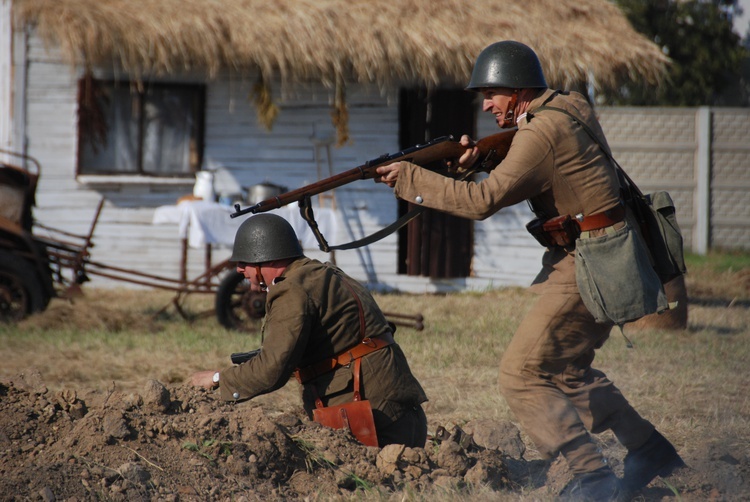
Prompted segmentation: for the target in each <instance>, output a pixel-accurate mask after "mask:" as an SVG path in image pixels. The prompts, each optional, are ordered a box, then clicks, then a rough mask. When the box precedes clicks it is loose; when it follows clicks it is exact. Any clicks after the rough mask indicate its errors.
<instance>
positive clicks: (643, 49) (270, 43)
mask: <svg viewBox="0 0 750 502" xmlns="http://www.w3.org/2000/svg"><path fill="white" fill-rule="evenodd" d="M14 9H15V11H16V15H17V19H18V20H19V21H20V22H24V23H29V24H32V25H35V26H36V28H37V31H38V33H39V35H41V37H42V38H43V39H45V40H46V41H48V42H50V43H55V44H59V45H60V46H61V47H62V50H63V54H64V55H65V57H67V58H68V59H69V60H70V61H71V62H73V63H80V64H84V65H102V64H103V65H112V64H113V63H116V64H118V65H120V66H121V67H122V68H124V69H126V70H128V71H130V72H132V73H134V74H141V73H144V72H156V73H172V72H178V71H181V70H196V69H197V70H201V71H206V72H208V73H209V74H210V75H214V74H215V73H216V72H217V70H219V69H220V68H222V67H230V68H234V69H245V68H260V69H261V70H262V71H263V73H264V74H266V75H271V74H272V73H274V72H276V73H277V74H280V75H281V77H282V79H283V80H284V81H285V82H289V83H294V82H296V81H300V80H310V79H312V80H318V81H323V82H327V83H330V84H332V83H334V82H335V81H336V78H337V76H339V75H343V76H348V77H349V78H353V79H354V80H356V81H360V82H363V81H366V82H375V83H377V84H380V85H381V86H387V85H391V84H425V85H427V86H433V85H437V84H443V83H444V84H457V85H464V84H465V83H466V82H467V81H468V75H469V73H470V71H471V67H472V63H473V61H474V59H475V58H476V56H477V54H478V53H479V52H480V51H481V50H482V49H483V48H484V47H486V46H487V45H489V44H490V43H492V42H496V41H498V40H506V39H513V40H518V41H521V42H524V43H526V44H528V45H530V46H531V47H533V48H534V49H536V50H537V52H538V53H539V56H540V58H541V60H542V63H543V66H544V69H545V71H546V74H547V78H548V80H550V81H552V82H555V83H556V84H558V85H561V86H562V85H564V84H566V83H571V82H578V81H587V80H588V79H589V74H591V76H593V77H594V79H595V81H596V83H597V84H598V85H599V86H614V85H617V84H618V83H620V82H622V81H623V79H645V80H647V81H649V82H656V81H657V80H658V78H659V76H660V74H661V72H662V70H663V67H664V65H665V62H666V61H667V59H666V58H665V56H664V55H663V54H662V53H661V51H660V50H659V49H658V47H657V46H656V45H654V44H653V43H651V42H649V41H648V40H647V39H645V38H644V37H642V36H640V35H639V34H637V33H636V32H635V31H634V30H633V29H632V27H631V26H630V24H629V23H628V22H627V20H626V19H625V17H624V16H623V14H622V13H621V12H620V11H619V9H618V8H617V7H616V6H615V5H613V4H612V3H610V2H609V1H607V0H576V1H575V2H563V1H560V0H525V1H518V0H472V1H470V2H464V1H459V0H54V1H50V0H15V1H14Z"/></svg>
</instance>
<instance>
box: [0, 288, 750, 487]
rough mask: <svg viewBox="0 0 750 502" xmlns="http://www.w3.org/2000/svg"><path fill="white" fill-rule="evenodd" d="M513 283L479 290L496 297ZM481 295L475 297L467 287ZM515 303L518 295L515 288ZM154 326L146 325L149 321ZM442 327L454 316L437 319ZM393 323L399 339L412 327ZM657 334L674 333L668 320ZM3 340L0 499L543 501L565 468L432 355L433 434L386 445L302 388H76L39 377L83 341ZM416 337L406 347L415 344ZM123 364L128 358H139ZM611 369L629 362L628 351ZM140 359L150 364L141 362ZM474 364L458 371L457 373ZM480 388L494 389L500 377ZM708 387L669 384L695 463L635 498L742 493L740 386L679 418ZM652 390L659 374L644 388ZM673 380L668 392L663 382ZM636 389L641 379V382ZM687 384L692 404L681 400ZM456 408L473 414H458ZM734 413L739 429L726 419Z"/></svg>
mask: <svg viewBox="0 0 750 502" xmlns="http://www.w3.org/2000/svg"><path fill="white" fill-rule="evenodd" d="M745 280H746V278H745ZM693 286H694V289H695V290H696V291H702V292H704V293H705V292H706V291H708V289H707V288H708V286H705V287H703V288H702V289H701V288H700V287H698V286H697V285H693ZM519 294H520V293H514V292H507V293H497V294H494V293H488V294H487V295H488V296H490V297H491V299H492V301H493V302H497V303H498V304H499V303H508V302H510V301H511V300H510V299H511V298H512V297H514V296H518V295H519ZM483 300H486V299H483V298H481V297H479V296H477V300H476V301H478V302H479V301H483ZM386 301H394V302H396V303H395V304H398V302H399V300H398V299H386ZM424 301H425V303H424V305H423V307H424V309H425V311H427V318H428V319H429V320H433V321H434V318H435V316H437V314H436V313H432V311H430V310H429V308H430V304H438V303H440V302H442V301H444V300H442V299H439V298H435V299H430V298H427V299H425V300H424ZM461 301H466V302H469V303H467V305H471V303H470V302H472V301H474V299H473V298H471V297H469V298H468V299H466V298H465V297H462V298H461ZM519 302H520V303H519V304H521V305H523V303H524V302H523V301H522V299H521V300H519ZM111 303H112V301H111V299H109V300H108V304H111ZM124 303H127V302H124ZM79 306H80V305H79ZM438 307H439V305H438V306H436V307H435V308H438ZM691 307H693V310H694V312H695V314H694V315H693V314H692V313H691V324H695V326H693V327H692V330H693V331H692V332H690V331H689V332H688V336H692V335H691V333H694V332H697V331H700V330H701V329H702V328H701V327H699V326H697V325H709V324H710V325H714V326H719V327H720V328H721V326H722V323H723V322H724V321H721V319H723V318H722V317H721V316H722V315H725V313H722V312H721V311H716V312H715V311H714V310H712V309H724V310H726V303H722V302H719V303H718V304H717V305H713V304H709V302H707V301H705V302H703V304H702V303H700V301H696V303H695V305H694V306H693V305H691ZM76 308H77V307H76V306H67V305H62V306H59V305H54V306H52V308H51V309H50V310H49V311H48V312H45V313H43V314H42V315H41V316H38V317H37V318H36V319H32V320H30V321H29V322H28V323H26V324H23V325H22V326H21V327H20V331H19V333H23V332H27V333H32V332H34V333H36V332H37V331H38V330H40V329H42V330H43V329H48V328H49V327H51V326H61V325H63V324H64V323H68V324H72V325H75V323H76V322H80V319H81V316H79V317H76ZM465 308H472V307H465ZM511 308H512V307H511ZM732 308H734V309H737V308H739V309H741V310H737V311H736V312H739V317H738V318H737V319H734V318H733V319H732V320H731V321H726V322H728V323H729V325H730V328H726V329H729V330H730V331H729V332H727V331H726V329H725V330H724V331H722V329H724V328H721V329H717V333H719V335H721V333H724V335H727V333H729V334H737V333H739V336H742V337H744V340H745V342H747V341H748V340H749V338H748V337H747V322H748V315H747V305H740V306H739V307H738V304H737V302H734V305H732ZM109 309H110V310H107V309H105V308H100V309H98V317H97V318H96V319H92V317H95V316H92V315H91V313H90V312H89V315H87V316H86V322H87V323H93V325H95V326H99V329H103V330H105V331H106V330H112V329H113V328H112V326H113V325H115V324H116V325H117V326H118V328H117V329H116V330H125V329H132V326H130V327H128V326H129V324H131V321H133V319H135V318H136V317H138V318H142V317H143V316H142V315H139V316H134V317H133V318H127V317H125V318H122V317H121V318H118V319H117V320H116V321H115V320H113V319H112V318H113V317H114V316H115V314H114V312H115V308H114V307H109ZM457 310H460V309H458V308H457ZM118 315H121V314H118ZM478 315H483V314H478ZM107 316H110V320H109V321H107V320H106V319H105V318H107ZM716 319H719V320H716ZM108 322H109V323H110V324H108ZM133 322H134V321H133ZM448 322H449V321H446V323H448ZM511 324H512V323H511ZM45 326H46V327H45ZM731 326H735V327H731ZM90 328H91V326H89V327H88V328H87V329H90ZM149 329H150V328H148V327H144V330H145V331H148V330H149ZM449 329H451V328H450V325H448V326H447V327H446V330H449ZM116 330H115V331H116ZM6 336H8V335H7V333H6ZM16 336H17V337H21V336H22V335H21V334H17V335H16ZM401 336H402V337H403V339H404V341H405V343H406V344H407V346H408V344H409V343H410V342H409V340H410V337H411V336H412V335H409V334H408V333H407V334H403V335H401ZM419 336H421V337H424V335H419ZM663 336H664V339H669V336H672V335H663ZM676 336H685V335H676ZM696 336H697V335H696ZM727 336H728V335H727ZM414 339H415V340H416V339H417V338H416V336H415V337H414ZM415 343H416V342H415ZM6 345H9V344H6ZM10 345H12V344H10ZM89 345H90V346H89V347H88V349H86V350H89V351H90V355H92V354H98V353H99V352H97V351H98V350H99V349H97V348H96V347H95V346H94V345H95V344H94V343H93V342H90V343H89ZM5 350H7V352H0V355H2V356H3V357H4V359H3V360H4V361H8V362H7V364H6V363H5V362H4V366H5V367H4V368H3V369H2V370H0V499H2V500H45V501H52V500H69V501H73V500H77V501H81V500H113V501H120V500H122V501H125V500H127V501H131V500H155V501H157V500H158V501H162V500H163V501H178V500H183V501H184V500H190V501H193V500H195V501H198V500H212V501H229V500H331V499H339V500H340V499H347V500H348V499H352V500H541V501H545V500H554V496H555V494H556V493H557V492H558V491H559V490H560V489H561V488H562V487H563V486H564V485H565V483H566V482H567V481H568V479H569V474H568V472H567V469H566V466H565V464H564V462H562V461H559V460H558V461H555V462H553V463H552V464H548V463H546V462H543V461H541V460H539V459H538V456H537V455H536V453H535V451H534V450H533V445H529V444H526V443H525V442H524V441H525V437H524V436H523V435H522V434H521V432H520V431H519V430H518V429H517V428H516V426H515V425H514V423H513V422H512V421H511V420H509V419H506V418H503V417H502V416H499V415H500V414H499V413H496V412H493V413H487V414H485V416H483V414H482V412H481V410H480V411H477V410H476V409H472V410H469V409H465V410H464V412H462V411H461V410H460V409H459V410H457V411H451V412H450V413H448V412H441V408H440V402H441V401H440V399H439V397H440V396H438V393H439V392H440V389H438V388H435V385H434V384H433V383H432V382H433V380H432V379H431V377H429V371H428V369H427V368H425V369H420V372H418V373H417V374H428V377H426V378H425V382H426V385H425V386H426V388H427V391H428V395H430V396H431V400H432V401H434V403H433V406H434V407H433V408H431V409H428V417H429V420H430V433H431V434H432V439H431V440H430V441H429V442H428V445H427V446H426V448H424V449H409V448H406V449H404V448H403V447H398V446H391V447H387V448H384V449H382V450H379V449H377V448H367V447H364V446H361V445H359V444H358V443H356V441H354V440H353V439H352V438H351V437H349V436H348V435H347V434H345V433H343V432H342V431H332V430H330V429H326V428H322V427H320V426H318V425H317V424H315V423H311V422H309V421H308V420H307V419H306V418H305V417H304V416H303V415H302V414H301V412H300V410H299V403H298V401H295V400H294V398H293V397H290V396H293V394H294V390H293V389H288V390H287V389H286V388H285V391H284V392H282V391H280V392H279V393H277V394H272V395H269V396H264V397H263V399H259V400H253V401H251V402H248V403H244V404H239V405H233V404H227V403H222V402H220V401H219V400H218V399H217V395H216V393H214V392H211V391H203V390H196V389H192V388H190V387H188V386H186V385H184V384H183V383H182V381H183V380H182V379H180V378H177V377H172V378H166V377H165V378H161V379H154V378H149V377H148V376H146V377H145V378H142V379H141V381H140V382H139V384H138V385H137V386H135V388H134V389H132V390H131V389H126V390H123V389H122V387H121V386H118V385H115V383H114V382H110V384H108V383H107V382H106V379H105V380H103V381H98V382H94V383H92V385H90V386H88V387H86V386H74V387H73V388H69V387H70V383H69V382H67V383H66V382H60V381H58V380H56V381H54V382H51V381H46V379H48V378H50V375H55V374H56V373H55V365H56V364H59V365H61V366H62V365H63V364H66V363H70V360H71V358H72V359H74V360H75V361H74V364H77V365H78V366H79V372H80V373H85V366H86V365H87V364H89V360H88V359H87V357H86V353H85V351H82V350H78V349H76V350H75V351H73V352H66V351H65V350H59V349H58V352H59V354H58V355H57V356H55V354H54V352H49V351H48V352H44V353H43V354H42V356H41V357H40V355H39V354H33V356H34V357H29V360H33V361H36V364H29V365H24V366H19V365H23V364H25V361H26V359H25V357H26V355H29V354H28V352H29V350H28V349H18V348H16V349H13V347H6V348H5ZM13 350H16V352H13ZM409 350H410V351H411V352H412V353H414V352H416V350H417V349H416V348H411V347H410V346H409ZM154 351H155V349H154ZM407 354H409V352H407ZM30 356H32V355H30ZM131 357H132V356H131ZM144 357H145V356H144ZM727 357H731V355H729V356H727ZM611 359H612V360H611V361H610V362H609V364H610V365H613V366H614V367H615V372H616V371H617V353H615V354H614V356H613V357H611ZM56 360H57V363H56ZM493 360H494V356H493ZM131 363H132V365H133V366H136V363H138V361H131ZM743 367H744V370H743V371H744V372H745V374H744V377H743V376H742V375H740V376H739V380H742V381H744V380H746V377H747V375H748V370H747V367H746V366H743ZM457 371H458V370H457ZM491 371H495V370H491ZM620 371H621V372H622V373H623V374H625V375H631V373H630V371H631V370H630V369H628V368H626V367H624V366H623V369H621V370H620ZM638 371H645V369H643V368H642V369H638V370H633V373H632V374H637V372H638ZM709 373H710V372H708V371H707V372H706V374H707V375H708V374H709ZM148 374H149V373H148V371H146V372H144V373H142V375H141V376H142V377H143V376H144V375H148ZM488 374H491V373H488ZM183 376H184V375H183ZM469 377H470V373H467V374H466V376H461V377H459V378H461V379H464V378H469ZM707 378H709V377H707ZM160 380H162V381H160ZM710 384H711V382H709V385H708V387H710ZM698 385H699V386H700V383H698ZM287 387H290V386H287ZM487 388H488V389H489V391H490V392H492V393H493V394H494V393H496V389H495V383H494V382H490V383H489V384H488V386H487ZM635 390H636V391H637V389H635ZM701 392H708V393H709V395H706V394H700V395H699V394H695V395H694V396H693V395H692V394H691V393H690V392H689V390H688V392H687V393H685V392H684V391H681V392H680V395H679V396H678V395H677V394H678V393H677V392H676V390H675V392H674V393H673V394H672V395H671V396H670V397H669V398H667V399H665V400H666V401H668V402H667V403H665V404H664V406H666V409H667V410H669V407H670V406H674V407H675V409H674V416H670V414H669V411H667V413H666V414H665V415H666V416H665V417H663V418H662V420H663V421H662V422H660V423H657V427H659V428H660V430H663V431H664V432H665V434H666V435H667V436H668V437H671V438H672V439H673V440H674V441H675V444H676V445H677V446H678V448H679V449H680V452H681V454H682V455H683V457H684V459H685V461H686V462H687V463H688V464H689V468H687V469H683V470H682V471H680V472H679V473H678V474H676V475H675V476H672V477H671V478H669V479H667V480H655V481H654V482H653V483H652V484H651V485H650V486H649V487H647V488H646V489H645V490H644V491H643V492H642V493H641V494H640V495H639V497H638V498H637V499H636V500H641V501H656V500H663V499H666V500H672V499H674V500H685V501H693V500H695V501H704V500H712V501H734V500H737V501H739V500H748V499H750V446H749V445H748V442H747V438H748V437H749V436H750V435H749V434H748V433H747V430H746V429H745V428H744V425H742V424H747V423H748V421H749V420H750V417H749V416H747V409H748V404H747V403H748V394H747V391H746V390H742V389H741V388H731V389H730V390H729V392H730V394H731V395H732V396H730V398H731V400H733V401H732V402H733V403H735V404H736V405H737V406H738V409H740V410H743V411H741V412H734V415H733V417H732V418H731V419H729V422H731V424H730V425H728V426H727V429H726V430H716V431H715V432H716V433H715V434H711V435H710V436H709V435H706V434H705V433H703V432H702V431H705V430H706V427H705V425H706V424H701V423H700V421H701V420H703V419H702V418H700V417H702V416H705V415H707V414H710V413H714V414H716V415H719V414H721V413H722V410H719V409H717V410H715V411H713V412H711V411H706V410H702V411H701V412H700V413H698V412H697V411H696V412H695V415H694V416H695V417H696V422H695V423H686V422H685V420H684V419H683V418H682V417H685V416H688V417H690V416H692V415H690V411H689V409H686V408H689V407H690V406H691V405H693V406H695V407H696V409H697V408H698V405H699V403H701V402H702V401H703V400H710V392H711V389H705V388H704V389H703V391H701ZM718 392H722V389H718ZM649 393H653V389H652V390H650V391H649V392H645V393H644V395H649ZM666 393H667V394H670V391H669V389H667V390H666ZM639 395H640V394H639V393H638V392H636V397H637V396H639ZM691 396H693V397H691ZM693 398H694V399H695V401H694V402H693V403H690V402H688V401H689V400H690V399H693ZM643 400H644V401H645V398H644V399H643ZM738 400H739V402H737V401H738ZM478 406H479V405H478ZM457 416H458V417H460V416H464V417H466V420H464V421H461V420H456V419H455V418H456V417H457ZM690 420H692V418H691V419H690ZM457 423H460V426H458V425H456V424H457ZM732 424H734V425H732ZM738 424H740V425H739V426H738ZM441 426H445V430H441V429H440V427H441ZM733 426H737V427H739V430H741V431H742V430H744V432H741V433H740V434H737V433H736V432H733V431H734V429H732V427H733ZM598 440H599V441H600V443H601V447H602V449H603V451H604V452H605V454H606V455H607V457H608V458H609V460H610V462H611V464H612V466H613V468H614V469H615V471H616V472H618V473H619V474H621V473H622V458H623V457H624V455H625V451H624V450H623V449H622V447H620V446H619V445H618V444H617V442H616V441H615V440H614V438H613V436H611V435H607V434H604V435H601V436H598Z"/></svg>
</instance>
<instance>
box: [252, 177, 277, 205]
mask: <svg viewBox="0 0 750 502" xmlns="http://www.w3.org/2000/svg"><path fill="white" fill-rule="evenodd" d="M286 191H287V188H286V187H283V186H281V185H275V184H273V183H268V182H265V183H258V184H257V185H253V186H251V187H250V188H248V189H247V197H246V201H245V202H247V203H248V204H257V203H258V202H260V201H263V200H266V199H270V198H272V197H276V196H278V195H281V194H282V193H284V192H286Z"/></svg>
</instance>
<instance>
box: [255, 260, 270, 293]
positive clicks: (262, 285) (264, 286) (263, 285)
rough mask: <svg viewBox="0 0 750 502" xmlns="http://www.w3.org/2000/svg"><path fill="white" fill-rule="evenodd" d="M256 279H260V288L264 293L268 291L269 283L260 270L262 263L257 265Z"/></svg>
mask: <svg viewBox="0 0 750 502" xmlns="http://www.w3.org/2000/svg"><path fill="white" fill-rule="evenodd" d="M255 280H256V281H258V285H259V286H260V290H261V291H262V292H264V293H266V292H268V285H267V284H266V280H265V279H263V273H262V272H261V271H260V265H255Z"/></svg>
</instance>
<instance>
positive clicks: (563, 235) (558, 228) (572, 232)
mask: <svg viewBox="0 0 750 502" xmlns="http://www.w3.org/2000/svg"><path fill="white" fill-rule="evenodd" d="M526 230H528V231H529V233H530V234H531V235H532V236H533V237H534V238H535V239H536V240H537V242H538V243H539V244H541V245H542V246H544V247H548V248H551V247H555V246H558V247H568V246H570V245H572V244H574V243H575V241H576V239H577V238H578V236H579V235H580V233H581V231H580V228H579V227H578V223H577V222H576V221H575V220H574V219H573V218H571V217H570V215H568V214H564V215H562V216H556V217H555V218H550V219H548V220H542V219H540V218H535V219H533V220H531V221H530V222H529V223H528V224H527V225H526Z"/></svg>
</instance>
